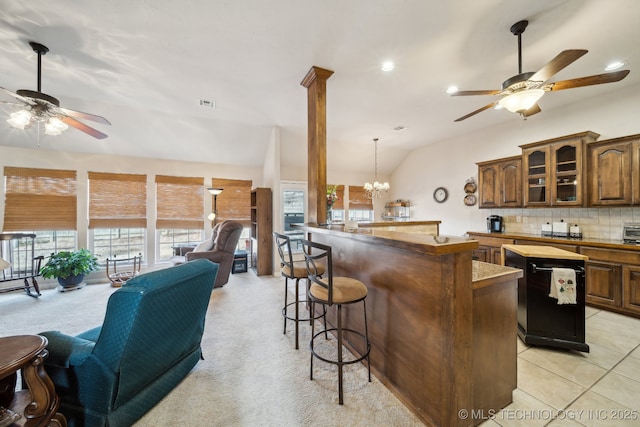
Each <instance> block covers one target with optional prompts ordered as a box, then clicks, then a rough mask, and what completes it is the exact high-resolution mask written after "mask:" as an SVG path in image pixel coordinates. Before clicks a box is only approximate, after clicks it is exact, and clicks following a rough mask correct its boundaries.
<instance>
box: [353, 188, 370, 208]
mask: <svg viewBox="0 0 640 427" xmlns="http://www.w3.org/2000/svg"><path fill="white" fill-rule="evenodd" d="M349 209H353V210H356V211H357V210H360V211H372V210H373V202H372V201H371V199H367V196H366V193H365V191H364V187H362V186H358V185H350V186H349Z"/></svg>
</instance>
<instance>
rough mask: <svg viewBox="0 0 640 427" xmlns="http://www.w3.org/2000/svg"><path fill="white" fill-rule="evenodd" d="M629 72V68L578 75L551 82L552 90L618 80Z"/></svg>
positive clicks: (550, 88)
mask: <svg viewBox="0 0 640 427" xmlns="http://www.w3.org/2000/svg"><path fill="white" fill-rule="evenodd" d="M627 74H629V70H622V71H614V72H613V73H604V74H596V75H593V76H587V77H578V78H577V79H570V80H561V81H559V82H554V83H549V89H548V90H550V91H554V90H564V89H573V88H575V87H583V86H593V85H599V84H603V83H614V82H618V81H620V80H622V79H624V78H625V77H627Z"/></svg>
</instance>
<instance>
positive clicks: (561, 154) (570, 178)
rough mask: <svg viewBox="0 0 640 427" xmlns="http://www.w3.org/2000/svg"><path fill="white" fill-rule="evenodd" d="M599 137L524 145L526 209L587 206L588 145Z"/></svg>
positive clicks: (583, 135)
mask: <svg viewBox="0 0 640 427" xmlns="http://www.w3.org/2000/svg"><path fill="white" fill-rule="evenodd" d="M599 136H600V135H598V134H597V133H594V132H589V131H587V132H582V133H577V134H574V135H567V136H563V137H560V138H554V139H549V140H545V141H540V142H534V143H531V144H526V145H521V146H520V148H522V165H523V166H522V169H523V172H522V174H523V180H522V187H523V193H524V196H523V198H524V206H525V207H535V206H584V204H585V200H586V199H585V197H586V182H585V179H584V170H585V165H586V159H585V156H586V148H585V144H586V143H589V142H593V141H595V140H596V139H597V138H598V137H599Z"/></svg>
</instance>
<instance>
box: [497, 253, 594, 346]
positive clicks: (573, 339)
mask: <svg viewBox="0 0 640 427" xmlns="http://www.w3.org/2000/svg"><path fill="white" fill-rule="evenodd" d="M514 246H516V247H517V246H518V245H514ZM504 249H505V250H504V254H505V261H504V264H505V265H506V266H508V267H514V268H520V269H522V270H523V272H524V275H523V276H522V277H521V278H520V279H518V316H517V317H518V336H519V337H520V338H521V339H522V341H523V342H524V343H525V344H528V345H542V346H548V347H557V348H563V349H568V350H578V351H583V352H587V353H588V352H589V345H587V344H586V343H585V314H584V313H585V270H584V259H555V258H547V257H545V258H537V257H529V256H523V255H521V254H519V253H516V252H514V251H512V250H510V249H508V248H504ZM552 249H556V248H552ZM514 250H515V251H517V250H518V249H515V248H514ZM563 252H567V251H563ZM567 254H570V255H567V256H571V255H575V256H576V258H577V257H580V255H578V254H574V253H572V252H567ZM553 267H561V268H572V269H574V270H575V272H576V304H558V300H557V299H555V298H552V297H550V296H549V288H550V284H551V270H552V268H553Z"/></svg>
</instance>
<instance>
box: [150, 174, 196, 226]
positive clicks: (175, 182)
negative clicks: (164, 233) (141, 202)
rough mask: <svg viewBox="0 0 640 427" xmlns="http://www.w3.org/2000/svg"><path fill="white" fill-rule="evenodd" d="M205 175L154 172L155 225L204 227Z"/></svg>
mask: <svg viewBox="0 0 640 427" xmlns="http://www.w3.org/2000/svg"><path fill="white" fill-rule="evenodd" d="M204 191H205V190H204V177H182V176H167V175H156V211H157V217H156V228H157V229H158V230H160V229H185V230H202V229H204Z"/></svg>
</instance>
